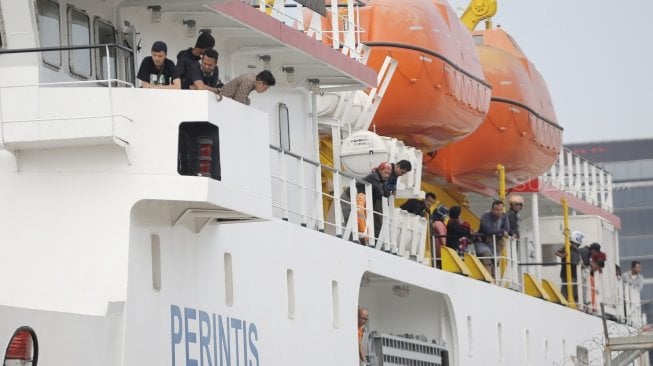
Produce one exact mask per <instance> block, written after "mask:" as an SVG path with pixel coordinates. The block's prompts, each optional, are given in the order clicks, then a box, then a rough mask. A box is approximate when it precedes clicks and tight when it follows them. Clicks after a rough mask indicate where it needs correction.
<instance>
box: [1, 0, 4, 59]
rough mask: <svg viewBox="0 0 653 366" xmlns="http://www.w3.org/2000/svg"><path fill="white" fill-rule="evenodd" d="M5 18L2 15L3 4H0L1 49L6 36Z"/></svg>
mask: <svg viewBox="0 0 653 366" xmlns="http://www.w3.org/2000/svg"><path fill="white" fill-rule="evenodd" d="M3 25H4V18H3V17H2V6H1V5H0V50H1V49H2V45H3V44H4V43H3V39H4V38H3V37H4V34H5V32H4V27H3Z"/></svg>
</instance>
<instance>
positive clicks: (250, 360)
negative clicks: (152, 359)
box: [170, 305, 260, 366]
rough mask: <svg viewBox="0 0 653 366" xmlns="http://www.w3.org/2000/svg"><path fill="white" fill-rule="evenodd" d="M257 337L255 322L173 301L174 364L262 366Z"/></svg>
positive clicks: (171, 341)
mask: <svg viewBox="0 0 653 366" xmlns="http://www.w3.org/2000/svg"><path fill="white" fill-rule="evenodd" d="M258 340H259V338H258V329H257V328H256V324H255V323H252V322H248V321H245V320H240V319H236V318H229V317H225V316H222V315H219V314H209V313H207V312H206V311H202V310H198V309H193V308H183V309H182V308H180V307H179V306H177V305H170V344H171V352H172V366H177V365H180V366H181V365H182V363H183V365H184V366H260V363H259V353H258V347H257V344H258ZM178 361H179V363H178Z"/></svg>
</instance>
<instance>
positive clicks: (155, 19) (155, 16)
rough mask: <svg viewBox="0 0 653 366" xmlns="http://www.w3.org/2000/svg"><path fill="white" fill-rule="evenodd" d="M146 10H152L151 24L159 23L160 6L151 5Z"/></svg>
mask: <svg viewBox="0 0 653 366" xmlns="http://www.w3.org/2000/svg"><path fill="white" fill-rule="evenodd" d="M147 10H152V15H151V16H152V23H159V22H161V5H151V6H148V7H147Z"/></svg>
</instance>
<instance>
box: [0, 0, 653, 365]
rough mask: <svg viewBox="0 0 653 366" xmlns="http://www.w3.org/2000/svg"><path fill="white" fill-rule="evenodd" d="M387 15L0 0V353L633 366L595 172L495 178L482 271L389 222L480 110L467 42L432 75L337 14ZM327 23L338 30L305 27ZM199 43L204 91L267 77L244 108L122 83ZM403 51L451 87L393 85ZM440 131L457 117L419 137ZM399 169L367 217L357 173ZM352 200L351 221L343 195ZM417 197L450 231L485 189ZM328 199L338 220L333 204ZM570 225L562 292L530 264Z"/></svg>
mask: <svg viewBox="0 0 653 366" xmlns="http://www.w3.org/2000/svg"><path fill="white" fill-rule="evenodd" d="M401 4H404V2H401V1H388V0H384V1H378V2H373V1H370V4H369V8H367V9H365V7H366V6H367V5H368V4H365V3H364V2H357V1H346V2H345V1H339V2H337V6H335V4H333V5H332V4H331V3H325V2H322V1H303V0H302V1H297V2H292V1H282V0H274V1H271V0H266V1H241V0H218V1H209V2H206V1H196V0H186V1H173V0H157V1H154V0H106V1H91V0H70V1H67V2H62V1H59V0H36V1H16V0H0V208H1V209H0V235H1V237H2V240H0V248H1V249H2V252H1V253H2V255H0V279H1V280H0V294H2V296H0V357H2V358H3V364H4V365H6V366H14V365H33V366H36V365H38V364H53V365H124V366H133V365H170V366H178V365H187V366H217V365H221V366H222V365H236V366H238V365H247V366H259V365H260V366H265V365H306V364H315V365H361V364H365V365H433V366H444V365H455V366H469V365H551V364H555V365H564V364H599V363H600V364H603V362H605V363H609V362H614V363H615V364H617V363H623V364H627V363H634V364H635V365H644V364H647V363H648V357H647V354H646V353H645V352H644V350H645V349H646V342H647V341H648V338H647V337H648V336H649V335H647V334H646V333H645V332H643V330H642V327H643V326H644V325H645V319H643V317H642V315H641V309H640V303H639V293H638V292H637V291H636V290H635V289H634V288H632V286H630V285H627V284H624V283H622V282H621V280H620V279H618V278H617V276H616V275H615V272H614V271H615V269H614V264H615V263H616V260H617V258H618V246H617V243H618V230H619V225H620V222H619V218H618V217H617V216H615V215H614V214H613V213H612V198H611V189H612V185H611V176H610V174H609V173H607V172H605V171H604V170H602V169H600V168H598V167H597V166H595V165H593V164H591V162H588V161H586V160H583V159H580V158H579V157H578V156H575V155H574V154H573V153H572V152H569V151H565V150H564V149H561V150H560V151H559V154H558V155H557V158H556V159H555V161H552V162H551V163H552V164H551V166H548V167H545V168H546V169H545V170H544V171H543V172H542V173H541V175H539V176H532V177H531V176H529V177H528V179H529V180H528V181H527V182H523V181H521V180H520V181H519V183H522V184H520V185H517V186H514V187H512V188H511V189H512V193H511V194H515V193H516V192H521V193H520V194H522V195H523V196H525V197H528V198H530V199H529V200H527V201H526V205H525V207H526V209H525V210H524V212H523V213H522V224H521V226H520V231H521V234H520V238H519V241H517V240H516V239H515V238H512V239H510V240H509V242H508V245H507V246H506V252H505V253H501V254H500V256H498V257H497V258H495V260H494V270H493V272H494V274H492V273H490V272H488V271H487V269H486V268H485V267H484V266H483V265H481V262H480V260H479V258H478V257H476V256H475V255H474V254H473V253H464V254H463V255H462V256H461V253H457V252H455V251H453V250H449V249H443V250H442V254H441V257H435V256H434V254H433V253H435V251H434V250H433V243H434V241H433V239H432V237H431V233H430V225H429V222H428V220H427V218H426V217H419V216H415V215H411V214H409V213H407V212H406V211H403V210H401V209H399V208H398V206H399V205H398V203H399V202H400V201H399V199H406V198H418V199H419V198H421V197H424V193H425V190H426V189H422V188H424V187H427V186H428V185H429V184H430V185H433V184H438V182H439V181H437V180H432V181H429V179H430V178H429V176H430V175H433V174H432V173H429V174H430V175H429V174H422V172H423V163H424V162H427V160H428V159H429V157H430V156H429V155H428V154H429V153H431V152H432V151H433V149H435V150H438V149H441V148H443V149H444V148H447V146H448V145H449V144H454V143H457V142H459V141H460V142H462V141H465V139H466V138H467V137H469V136H471V134H472V133H473V131H474V130H476V129H479V131H480V127H478V126H479V125H480V124H481V122H482V120H483V119H484V118H486V113H487V112H488V110H487V108H491V106H490V104H491V103H498V101H497V100H496V99H494V100H492V101H490V95H488V93H490V89H491V87H492V85H491V84H490V83H489V82H488V81H486V80H489V79H488V78H486V75H483V74H482V72H481V70H482V69H481V64H480V62H479V63H477V64H476V63H475V61H474V60H475V59H474V58H475V57H478V54H477V53H476V51H475V50H474V48H473V47H472V46H471V43H465V44H468V45H470V46H469V47H465V54H466V55H469V57H464V58H465V62H464V63H459V62H458V61H460V59H457V58H455V57H451V58H449V57H445V58H446V61H443V59H442V58H437V60H436V57H434V55H435V54H438V55H441V53H440V52H442V50H439V49H437V48H436V49H426V48H427V46H424V45H422V46H419V45H418V44H415V43H411V38H410V37H406V36H405V35H403V36H401V37H400V38H396V39H395V38H392V37H390V35H392V34H390V35H389V34H388V33H387V32H386V33H383V34H382V35H381V36H379V37H380V38H377V39H376V40H375V39H374V38H373V37H374V35H375V34H376V33H373V32H368V31H369V30H366V29H365V28H364V27H361V26H360V23H359V22H358V21H359V20H361V19H362V20H364V23H365V24H366V25H367V26H371V24H372V22H371V19H372V18H374V17H379V16H392V15H396V14H400V13H401V12H400V11H398V9H400V8H401ZM410 4H411V7H413V10H414V9H422V10H424V11H423V12H422V11H418V12H415V11H412V12H409V13H410V14H411V16H414V17H417V18H416V19H417V20H415V21H416V23H412V22H411V21H410V20H409V19H403V20H401V21H398V22H397V23H396V24H400V25H401V26H404V27H410V26H411V25H416V26H420V27H424V26H425V25H427V24H431V25H433V23H429V22H431V21H434V20H433V19H439V20H438V22H440V23H438V24H440V25H438V26H437V32H439V33H442V34H443V35H444V38H445V39H447V38H451V37H452V36H451V34H449V33H448V32H455V37H453V38H452V39H462V38H464V39H467V40H471V39H472V35H471V33H470V34H463V33H462V32H461V29H462V26H461V24H460V23H459V20H458V19H457V18H456V17H454V14H455V13H454V12H453V10H452V9H451V8H450V6H449V5H448V4H447V3H446V2H445V1H443V0H436V1H431V0H424V1H417V0H411V3H410ZM391 5H392V6H393V7H394V8H393V9H395V10H397V11H390V12H385V11H384V7H385V6H388V7H389V6H391ZM429 6H432V8H430V7H429ZM374 9H376V10H375V11H378V12H371V11H370V10H374ZM474 9H477V7H475V8H474ZM421 13H424V14H427V15H428V16H429V18H428V19H427V20H425V21H424V22H421V20H419V15H420V14H421ZM307 14H310V16H307ZM328 17H330V19H338V21H335V20H332V21H331V22H330V25H329V26H328V27H327V26H323V25H324V23H325V22H324V19H327V18H328ZM366 17H367V18H366ZM443 19H444V20H446V22H444V23H442V22H441V21H442V20H443ZM380 20H381V21H380ZM374 21H375V23H374V24H375V25H374V26H375V27H381V26H383V25H384V24H389V23H388V22H389V21H390V20H388V22H383V21H382V19H375V20H374ZM445 25H446V26H445ZM395 31H396V32H400V29H396V30H395ZM200 33H202V34H205V33H210V34H212V35H213V37H214V38H215V41H216V42H215V49H216V50H217V51H218V52H219V59H218V65H219V70H220V77H221V78H222V80H224V81H229V80H233V79H235V78H237V77H238V76H239V75H241V74H244V73H254V74H256V73H259V72H261V71H263V70H268V71H270V72H271V73H272V74H273V75H274V77H275V79H276V85H275V86H273V87H271V88H269V89H268V90H267V91H265V92H264V93H255V92H253V93H251V94H250V96H249V97H250V99H251V103H250V104H249V105H246V104H242V103H239V102H237V101H235V100H232V99H231V98H228V97H222V98H221V97H220V95H216V94H215V93H214V92H212V91H206V90H159V89H148V88H140V87H139V86H140V82H139V81H138V80H137V78H136V71H137V70H138V67H139V65H140V63H141V61H142V60H143V59H144V58H145V57H146V56H148V55H149V54H150V52H149V51H150V49H151V47H152V46H153V45H154V44H155V43H157V42H158V41H164V42H165V43H166V44H167V51H168V52H167V55H168V58H170V59H173V60H174V55H175V54H176V53H177V51H181V50H184V49H187V48H188V47H192V46H193V44H195V41H196V39H197V37H198V36H199V34H200ZM370 37H372V38H370ZM387 37H390V38H387ZM457 37H458V38H457ZM399 41H401V42H399ZM399 43H401V44H399ZM436 46H437V45H433V47H436ZM428 47H431V45H428ZM446 47H449V48H451V47H454V46H452V45H447V46H446ZM446 47H445V48H446ZM404 50H406V51H410V52H409V53H407V55H408V56H405V57H404V55H401V53H402V52H403V51H404ZM397 54H400V56H401V57H398V58H397V59H394V58H393V57H392V56H394V55H397ZM426 54H428V55H430V56H426ZM443 54H444V53H442V55H443ZM411 57H412V58H413V59H414V58H417V59H420V60H421V61H422V62H424V63H433V64H435V63H436V62H437V63H438V64H439V65H440V66H441V67H442V68H444V69H448V70H449V71H450V72H453V73H452V74H451V75H454V76H452V78H453V79H455V80H458V81H460V82H461V83H462V84H461V85H463V84H464V85H467V86H468V87H469V88H467V89H465V88H463V89H455V88H454V89H451V90H449V91H447V92H439V91H435V92H434V93H431V92H430V91H429V92H428V93H427V92H426V91H425V90H426V87H425V86H424V85H422V84H419V83H416V84H417V85H416V87H417V88H421V89H418V91H416V92H414V93H413V92H407V91H406V90H410V85H408V84H406V82H405V81H406V80H405V79H404V80H402V79H397V75H399V74H400V73H401V72H403V71H402V70H407V69H406V68H405V66H402V62H403V63H404V64H405V63H410V61H406V60H409V58H411ZM478 60H480V58H478ZM368 62H369V63H368ZM470 65H471V66H470ZM474 65H475V66H474ZM402 67H404V68H403V69H402ZM470 68H471V70H472V71H469V70H470ZM398 70H399V71H398ZM452 70H453V71H452ZM409 79H410V78H409ZM397 80H398V81H397ZM432 81H433V80H431V81H429V82H432ZM395 86H396V87H397V88H398V89H399V91H398V90H394V89H393V87H395ZM436 89H438V88H436ZM401 90H403V91H401ZM469 90H474V91H475V94H473V95H474V99H473V100H474V101H475V102H477V104H474V103H471V101H472V99H466V98H467V97H468V96H469V95H470V94H466V93H464V92H463V91H469ZM402 93H403V94H402ZM429 93H431V94H429ZM456 93H458V94H456ZM424 94H428V95H429V98H432V100H423V99H420V98H421V97H423V96H424ZM385 96H388V99H387V100H388V101H390V102H386V103H387V104H386V105H384V98H385ZM402 97H403V98H404V101H405V105H407V106H410V107H411V108H414V107H415V106H418V107H420V106H421V107H420V108H422V107H424V106H428V105H429V103H431V102H433V103H441V102H442V101H445V102H446V103H449V104H448V106H449V107H451V108H459V109H458V110H456V111H454V112H452V111H444V113H445V114H444V117H442V115H438V114H437V113H439V112H443V110H444V109H443V108H442V106H437V107H436V106H434V107H433V108H432V109H430V110H427V111H416V112H419V113H421V112H424V114H422V115H421V116H419V117H420V118H419V121H418V123H416V124H415V126H413V127H415V130H414V131H413V132H411V131H410V130H406V128H409V127H410V126H408V127H406V128H404V127H401V126H399V127H398V126H396V125H394V124H396V123H400V124H401V123H404V122H403V121H402V120H401V118H398V117H397V116H400V114H397V113H396V110H395V109H396V108H400V107H402V105H403V104H402V102H401V100H402V99H401V98H402ZM409 102H410V103H409ZM445 109H446V108H445ZM436 112H437V113H436ZM433 113H435V114H433ZM490 113H491V112H490ZM458 117H460V118H462V119H463V120H456V118H458ZM545 117H546V116H545ZM450 119H453V120H451V121H450V126H454V127H455V128H449V129H448V128H443V127H442V126H440V127H435V128H434V130H432V131H431V130H429V126H430V125H429V123H437V122H438V121H446V120H450ZM377 123H378V128H375V126H377ZM557 130H558V129H557V128H556V131H557ZM375 131H376V132H378V133H376V132H375ZM412 133H414V134H415V137H414V138H412V139H411V136H412ZM554 142H555V141H554ZM489 158H491V157H489ZM508 158H509V157H508ZM502 159H503V158H502ZM399 160H407V161H410V162H411V163H412V166H413V169H412V170H411V171H410V172H409V173H408V174H405V175H403V176H401V177H400V178H399V180H398V183H397V192H396V195H390V196H389V197H387V198H383V199H382V212H380V213H376V214H374V213H373V212H372V207H373V204H372V202H371V199H372V198H371V196H372V194H371V193H372V187H371V184H370V183H369V182H366V181H364V180H362V177H364V176H365V175H366V174H368V173H369V172H370V170H371V169H372V168H374V167H376V166H377V165H378V164H379V163H381V162H386V161H389V162H397V161H399ZM497 160H498V159H497ZM496 163H497V164H499V163H503V164H506V166H510V165H509V163H510V161H503V162H501V161H496ZM529 174H532V172H529ZM440 178H442V177H440ZM444 178H446V177H444ZM483 179H484V180H483V182H484V184H486V185H488V186H489V185H490V183H488V182H489V181H488V179H487V177H483ZM497 182H498V183H497V186H496V187H497V188H496V190H495V191H496V192H499V196H503V192H502V191H503V190H502V189H501V185H502V183H501V181H500V180H497ZM449 183H451V184H453V185H455V181H450V182H449ZM358 187H363V188H362V189H363V190H364V191H365V195H364V196H365V198H364V200H365V201H366V203H365V204H364V205H362V206H361V205H359V204H358V203H357V201H356V197H353V196H354V195H350V197H349V200H347V199H343V198H342V194H343V193H344V192H345V191H347V190H349V192H351V191H353V190H355V189H358ZM451 187H452V186H448V187H447V189H452V188H451ZM458 188H460V192H463V191H465V186H464V185H461V186H460V187H458ZM443 192H445V191H444V190H443ZM449 192H451V191H449ZM463 194H464V195H463ZM438 196H439V197H438V199H439V200H440V201H441V202H444V203H447V204H448V205H454V204H459V205H463V206H465V210H466V211H465V213H464V215H468V216H469V217H470V219H469V220H470V221H472V223H473V224H477V222H478V217H480V215H481V214H482V213H483V212H485V211H487V210H488V209H489V208H490V205H491V203H492V201H493V200H494V199H496V197H494V196H493V195H492V194H488V191H487V190H475V191H474V190H472V191H465V193H459V194H453V193H452V194H445V193H440V192H439V193H438ZM395 197H396V198H397V202H396V204H395ZM447 200H450V201H451V202H445V201H447ZM561 202H562V203H561ZM347 205H349V206H350V207H356V208H357V209H356V210H350V213H349V215H345V214H344V211H343V206H347ZM567 206H568V207H570V209H572V210H574V211H575V213H576V215H573V216H568V215H567V211H566V210H564V207H567ZM352 211H353V212H352ZM359 214H360V215H361V217H363V221H364V223H363V225H360V224H361V222H360V220H358V219H357V215H359ZM378 217H382V218H383V219H382V225H381V226H380V231H379V233H378V234H375V233H374V230H373V227H374V220H378ZM567 221H569V222H570V224H566V222H567ZM571 229H573V230H582V231H583V232H584V233H585V235H586V240H588V242H591V241H600V242H601V244H602V248H603V250H604V251H605V253H606V254H607V262H606V266H605V269H604V271H603V273H599V272H596V273H595V274H594V277H593V279H594V280H593V282H592V284H590V282H589V281H588V282H583V283H580V284H578V286H579V287H582V289H583V290H582V291H578V292H579V298H578V299H577V302H575V301H574V299H571V298H570V295H569V294H562V293H561V292H560V291H559V287H560V279H559V277H558V275H557V274H558V271H559V268H560V263H551V262H552V261H551V260H550V258H549V257H551V255H552V252H553V251H554V250H556V249H558V248H559V247H561V246H564V245H565V243H567V244H568V242H569V233H570V231H571ZM361 239H366V240H361ZM361 244H363V245H361ZM578 278H581V276H578ZM361 309H365V310H367V312H368V313H369V318H368V319H366V320H367V321H363V323H365V327H363V328H361V329H359V326H360V324H361V319H360V317H359V312H360V311H361ZM359 332H360V333H359ZM359 334H360V336H359Z"/></svg>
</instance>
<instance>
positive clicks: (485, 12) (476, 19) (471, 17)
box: [460, 0, 497, 31]
mask: <svg viewBox="0 0 653 366" xmlns="http://www.w3.org/2000/svg"><path fill="white" fill-rule="evenodd" d="M496 13H497V1H496V0H472V1H471V2H470V3H469V5H468V6H467V9H465V12H464V13H463V15H462V16H461V17H460V21H462V22H463V24H465V26H467V28H468V29H469V30H470V31H473V30H474V29H476V26H477V25H478V23H480V22H481V21H482V20H486V25H485V27H486V29H492V21H491V20H490V19H491V18H492V17H493V16H494V14H496Z"/></svg>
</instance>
